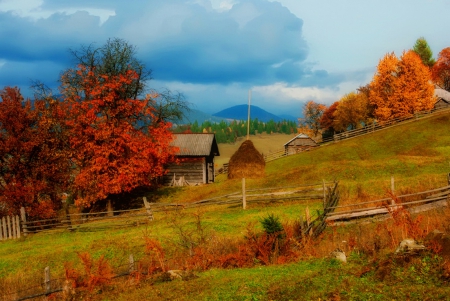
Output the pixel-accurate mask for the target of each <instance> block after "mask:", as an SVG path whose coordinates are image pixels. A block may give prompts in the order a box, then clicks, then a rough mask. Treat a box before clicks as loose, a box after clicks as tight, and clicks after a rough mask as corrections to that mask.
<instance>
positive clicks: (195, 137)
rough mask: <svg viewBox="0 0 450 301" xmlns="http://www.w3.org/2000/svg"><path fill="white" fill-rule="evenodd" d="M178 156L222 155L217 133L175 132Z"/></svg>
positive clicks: (174, 142) (174, 141) (174, 144)
mask: <svg viewBox="0 0 450 301" xmlns="http://www.w3.org/2000/svg"><path fill="white" fill-rule="evenodd" d="M173 137H174V140H173V141H172V143H171V145H172V146H176V147H178V148H179V149H180V151H179V152H178V153H177V156H220V154H219V147H218V145H217V142H216V135H215V134H209V133H207V134H174V135H173Z"/></svg>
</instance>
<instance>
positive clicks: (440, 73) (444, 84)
mask: <svg viewBox="0 0 450 301" xmlns="http://www.w3.org/2000/svg"><path fill="white" fill-rule="evenodd" d="M431 75H432V78H433V81H434V82H435V83H436V84H437V85H438V86H439V87H441V88H442V89H444V90H447V91H450V47H447V48H444V49H442V51H441V52H439V56H438V59H437V61H436V63H435V64H434V66H433V69H431Z"/></svg>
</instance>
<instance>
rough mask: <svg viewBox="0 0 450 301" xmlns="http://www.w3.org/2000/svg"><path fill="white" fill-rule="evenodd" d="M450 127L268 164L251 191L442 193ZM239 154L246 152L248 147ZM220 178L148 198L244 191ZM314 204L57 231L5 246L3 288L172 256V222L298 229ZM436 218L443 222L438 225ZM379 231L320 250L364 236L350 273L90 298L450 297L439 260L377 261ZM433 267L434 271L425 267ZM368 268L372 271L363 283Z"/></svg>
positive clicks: (155, 287) (0, 254) (304, 273)
mask: <svg viewBox="0 0 450 301" xmlns="http://www.w3.org/2000/svg"><path fill="white" fill-rule="evenodd" d="M449 126H450V115H448V114H447V115H441V116H436V117H433V118H429V119H424V120H418V121H415V122H413V123H409V124H406V125H402V126H398V127H395V128H392V129H389V130H385V131H380V132H376V133H373V134H370V135H366V136H363V137H359V138H356V139H351V140H347V141H342V142H339V143H335V144H330V145H325V146H321V147H319V148H318V149H315V150H313V151H310V152H304V153H301V154H297V155H293V156H289V157H286V158H282V159H279V160H275V161H272V162H270V163H268V164H267V166H266V176H265V177H264V178H263V179H247V181H246V184H247V188H248V189H252V188H263V187H280V186H291V185H300V184H305V183H320V182H322V180H325V181H332V180H335V179H336V180H339V182H340V187H341V196H342V202H343V203H345V202H348V203H354V202H359V201H364V200H370V199H377V198H383V197H385V196H386V191H387V190H388V189H389V188H390V180H391V176H393V177H394V178H395V186H396V192H397V193H399V194H402V193H406V192H418V191H422V190H426V189H431V188H436V187H441V186H444V185H447V174H448V173H449V172H450V165H449V164H450V163H449V162H450V131H449V130H448V129H449ZM252 138H253V137H252ZM259 138H260V140H263V142H264V143H265V144H261V145H259V144H258V143H257V142H256V141H254V140H253V139H252V141H253V142H254V144H255V146H256V147H257V149H258V150H259V151H261V152H268V150H269V149H270V147H274V148H275V149H274V150H276V149H279V148H281V147H282V145H283V144H284V143H285V142H287V141H288V140H289V139H290V138H291V137H290V136H288V135H270V136H269V135H267V136H263V135H261V136H259ZM269 138H270V139H269ZM275 139H279V140H275ZM264 145H265V146H264ZM278 145H279V147H278ZM275 146H276V147H275ZM234 147H235V148H237V147H239V143H237V144H236V146H234ZM219 149H220V152H221V155H222V156H223V157H224V158H227V157H226V156H231V155H230V154H232V153H233V151H232V148H231V146H229V145H226V146H224V145H220V146H219ZM216 180H217V181H216V183H214V184H211V185H205V186H198V187H182V188H165V189H162V190H160V191H159V192H158V193H156V194H151V195H148V196H147V197H148V198H149V199H151V200H152V201H158V202H170V203H172V202H192V201H196V200H201V199H206V198H210V197H214V196H218V195H224V194H229V193H233V192H238V191H240V189H241V181H240V180H227V179H226V176H224V175H221V176H219V177H217V178H216ZM305 206H306V204H305V203H303V202H286V203H284V204H271V205H251V206H249V209H248V210H246V211H243V210H242V209H241V208H240V207H230V206H216V207H210V208H206V209H203V210H202V211H201V212H199V211H189V212H188V213H187V214H178V215H177V214H176V213H173V212H172V213H155V218H156V220H155V221H154V222H152V223H149V224H147V225H141V226H137V227H129V228H124V229H111V230H108V231H95V232H76V231H75V232H57V233H56V232H55V233H51V232H49V233H41V234H35V235H30V236H28V237H26V238H21V239H19V240H14V241H12V240H10V241H4V242H0V288H1V286H2V285H3V286H4V287H8V288H11V287H12V286H14V283H16V284H17V283H22V285H26V284H27V283H36V281H37V282H39V281H40V279H41V278H42V272H43V269H44V267H45V266H50V267H51V270H52V277H62V276H63V272H64V268H63V267H64V263H65V262H78V261H79V260H78V257H77V252H89V253H90V254H91V255H92V256H93V257H94V258H95V259H98V258H100V256H102V255H104V256H105V257H106V258H107V259H108V260H109V262H110V263H111V265H112V266H113V267H115V268H118V267H121V266H123V265H126V264H127V260H128V256H129V254H133V255H134V256H135V258H136V259H137V260H139V259H140V258H143V257H144V256H145V254H144V253H145V252H144V251H145V250H144V245H145V241H144V237H145V236H148V237H152V238H157V239H158V240H159V241H161V243H162V244H163V246H164V247H167V248H169V247H172V248H173V247H174V245H176V240H177V239H178V237H177V234H176V229H174V226H173V222H174V221H177V222H179V223H180V224H181V225H182V226H183V227H187V228H185V229H187V230H186V231H188V229H192V227H194V226H195V224H194V222H193V214H201V216H202V222H203V225H204V227H205V230H206V231H208V233H210V234H211V235H212V234H214V235H217V236H220V237H225V238H230V239H238V238H242V237H243V236H244V235H245V229H246V227H247V225H248V224H252V225H254V227H255V228H256V229H257V230H258V231H260V230H262V228H261V226H260V224H259V221H260V220H261V219H262V218H264V217H266V216H268V215H269V214H274V215H275V216H279V217H280V219H281V221H283V222H285V221H293V220H295V219H297V218H298V217H299V215H300V214H303V213H304V209H305ZM308 206H309V207H310V209H311V211H314V209H315V208H318V206H319V204H313V203H309V204H308ZM443 216H444V218H443V217H441V216H439V217H437V216H434V217H433V216H430V217H427V218H428V220H427V219H425V220H424V221H426V222H427V223H428V227H434V226H436V227H438V226H440V227H441V228H445V227H447V228H445V229H448V228H450V227H449V224H450V223H449V220H450V219H449V218H448V217H447V216H449V215H448V214H447V215H443ZM438 219H439V222H438ZM433 220H436V222H435V223H434V224H433V222H432V221H433ZM189 227H191V228H189ZM358 227H359V228H358ZM371 227H372V228H370V227H369V228H361V226H349V227H339V228H335V227H332V228H331V229H329V230H328V232H327V233H326V236H325V237H324V240H323V245H322V246H317V248H318V250H319V251H320V252H319V251H318V252H319V253H320V254H321V256H318V257H323V256H322V255H324V254H325V255H326V254H327V252H330V251H331V250H333V248H335V247H336V246H337V245H339V244H340V243H341V242H342V241H343V240H348V239H349V237H359V238H360V241H358V242H356V243H357V245H358V246H359V251H355V249H348V250H346V251H347V252H348V254H350V256H351V257H350V259H351V260H349V263H348V264H347V265H342V264H339V263H336V262H334V261H333V260H331V261H330V260H329V259H323V258H311V259H310V260H303V261H300V262H297V263H291V264H285V265H276V266H256V267H254V268H247V269H226V270H223V269H213V270H208V271H205V272H201V273H198V274H197V275H198V278H196V279H193V280H190V281H177V282H176V283H173V282H151V281H149V280H148V281H147V282H146V281H143V282H141V283H140V284H139V285H136V286H135V285H132V284H130V282H128V281H126V282H118V283H116V284H114V285H112V286H110V287H108V288H105V289H104V290H102V292H101V294H97V293H94V295H93V296H91V297H92V299H93V300H142V299H152V300H166V299H170V298H171V299H176V300H192V299H195V300H298V299H300V300H319V298H320V299H321V300H327V299H329V300H333V298H335V299H334V300H338V299H337V298H338V297H339V298H341V300H383V299H385V297H386V296H389V297H390V298H391V299H394V300H403V299H408V298H409V299H411V300H424V296H426V297H425V298H428V299H429V300H437V299H442V298H443V297H442V296H444V295H445V294H448V293H449V288H448V284H447V283H448V282H447V280H446V279H443V278H442V277H441V274H440V273H441V270H442V266H441V263H439V262H438V260H439V259H436V258H434V257H433V255H432V254H428V255H426V256H425V257H420V258H413V259H411V261H410V262H408V263H402V262H390V261H389V258H386V257H385V256H386V255H385V254H384V253H383V252H381V251H380V252H381V253H376V254H375V255H373V254H372V255H371V256H372V257H370V256H368V255H367V253H368V252H369V251H370V250H372V251H373V248H374V247H373V239H374V237H375V235H378V234H377V233H378V232H379V233H386V231H387V230H389V229H390V230H392V229H394V230H395V227H393V226H389V225H388V224H386V225H385V228H381V229H377V228H376V227H375V226H374V225H371ZM389 227H391V228H389ZM429 230H432V229H429ZM380 235H381V234H380ZM366 236H367V237H366ZM326 238H328V239H326ZM370 239H372V240H370ZM382 246H383V247H384V248H385V249H387V252H391V253H392V251H393V249H392V244H391V243H390V242H389V241H388V240H387V238H383V242H382ZM360 250H363V251H360ZM364 250H365V251H364ZM368 250H369V251H368ZM372 251H371V252H372ZM369 253H370V252H369ZM305 256H306V255H305ZM373 256H374V257H373ZM306 257H307V258H309V257H308V256H306ZM385 262H388V263H389V265H388V266H389V271H388V272H386V274H387V276H386V277H387V278H383V277H384V276H383V275H382V274H383V270H382V268H380V266H384V265H383V264H385ZM427 266H428V267H432V268H434V269H435V270H433V269H427V268H425V267H427ZM365 268H367V269H369V270H368V272H367V273H364V274H361V275H359V272H360V271H363V270H364V269H365ZM382 276H383V277H382ZM386 283H389V285H386ZM17 285H18V284H17ZM137 288H139V289H137ZM0 291H2V289H0ZM299 296H300V297H299ZM421 298H422V299H421Z"/></svg>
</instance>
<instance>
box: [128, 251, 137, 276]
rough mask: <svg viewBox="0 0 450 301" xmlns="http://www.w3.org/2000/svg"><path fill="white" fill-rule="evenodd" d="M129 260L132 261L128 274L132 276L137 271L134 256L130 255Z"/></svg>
mask: <svg viewBox="0 0 450 301" xmlns="http://www.w3.org/2000/svg"><path fill="white" fill-rule="evenodd" d="M129 260H130V265H129V268H128V272H130V274H131V273H133V272H134V271H135V267H134V257H133V254H130V258H129Z"/></svg>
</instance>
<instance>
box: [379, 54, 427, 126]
mask: <svg viewBox="0 0 450 301" xmlns="http://www.w3.org/2000/svg"><path fill="white" fill-rule="evenodd" d="M430 79H431V75H430V71H429V68H428V67H426V66H425V65H424V64H423V63H422V61H421V59H420V57H419V56H418V55H417V54H416V53H415V52H414V51H412V50H410V51H406V52H404V53H403V55H402V56H401V58H400V59H398V58H397V57H396V56H395V54H394V53H388V54H386V55H385V56H384V58H383V59H381V60H380V63H379V64H378V66H377V71H376V73H375V75H374V77H373V80H372V82H371V85H370V102H371V104H372V105H373V107H374V116H375V117H376V118H377V119H378V120H389V119H392V118H398V117H404V116H412V115H413V114H414V113H415V112H420V111H425V110H430V109H432V108H433V105H434V102H435V98H434V96H433V93H434V87H433V85H432V84H431V83H430Z"/></svg>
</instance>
